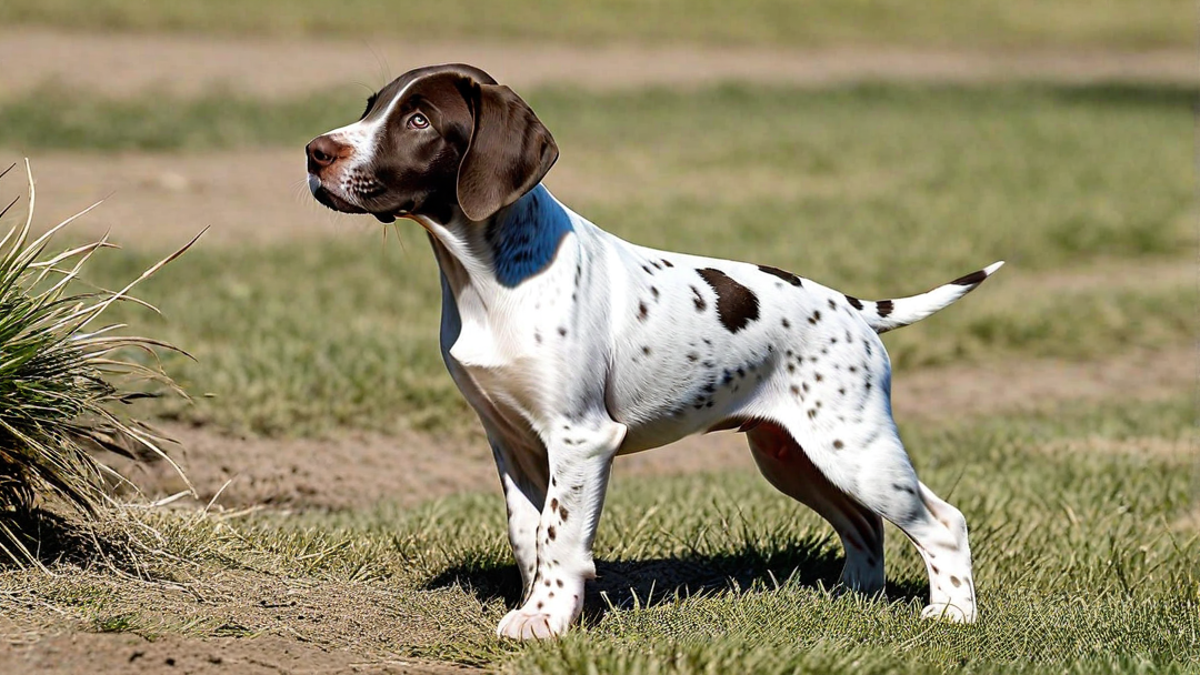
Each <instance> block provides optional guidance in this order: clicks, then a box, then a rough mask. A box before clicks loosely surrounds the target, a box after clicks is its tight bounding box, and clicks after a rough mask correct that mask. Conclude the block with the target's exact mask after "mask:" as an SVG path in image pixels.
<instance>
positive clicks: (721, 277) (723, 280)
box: [696, 267, 758, 333]
mask: <svg viewBox="0 0 1200 675" xmlns="http://www.w3.org/2000/svg"><path fill="white" fill-rule="evenodd" d="M696 273H697V274H699V275H700V277H701V278H702V279H704V281H705V282H706V283H707V284H708V285H709V286H712V289H713V291H714V292H716V294H717V318H718V319H720V320H721V325H722V326H725V329H726V330H728V331H729V332H730V333H736V332H738V331H739V330H741V329H743V328H745V327H746V326H747V325H748V324H749V323H750V322H751V321H757V320H758V296H757V295H755V294H754V292H753V291H751V290H750V289H749V288H746V287H745V286H743V285H741V284H739V283H738V282H736V281H734V280H733V279H731V278H729V275H727V274H725V273H724V272H722V271H721V270H715V269H712V268H711V267H706V268H704V269H702V270H696Z"/></svg>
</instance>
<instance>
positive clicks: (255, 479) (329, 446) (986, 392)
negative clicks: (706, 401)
mask: <svg viewBox="0 0 1200 675" xmlns="http://www.w3.org/2000/svg"><path fill="white" fill-rule="evenodd" d="M1198 364H1200V361H1198V352H1197V350H1196V349H1193V348H1191V347H1181V348H1176V349H1173V350H1170V351H1164V352H1148V351H1139V352H1131V353H1127V354H1115V355H1113V357H1112V358H1111V359H1108V360H1106V361H1103V362H1086V363H1071V362H1065V361H1059V360H1048V359H1046V360H1029V361H1018V362H1013V363H1005V364H996V365H989V366H955V367H945V368H931V369H925V370H920V371H916V372H909V373H903V374H902V375H900V376H898V377H897V378H896V380H895V381H894V382H893V397H892V398H893V406H894V409H895V413H896V417H897V419H898V420H900V421H901V422H917V421H926V422H948V421H954V420H963V421H969V420H970V419H971V418H978V417H982V416H985V415H996V414H1013V413H1018V414H1019V413H1020V412H1022V411H1031V412H1032V411H1035V410H1037V411H1044V410H1046V409H1048V408H1049V409H1053V407H1054V406H1057V405H1063V404H1070V403H1074V402H1087V401H1101V400H1114V399H1121V400H1129V401H1133V400H1143V401H1144V400H1155V399H1163V398H1166V397H1172V396H1178V395H1180V393H1183V392H1188V391H1194V390H1195V387H1196V384H1197V379H1196V377H1197V376H1196V373H1197V368H1198ZM472 426H474V425H472ZM166 432H167V433H168V434H170V435H172V436H173V437H174V438H176V439H177V440H179V441H180V442H181V444H182V446H183V448H186V450H182V451H181V452H178V453H176V454H177V455H179V456H180V458H181V464H182V465H183V467H184V469H185V471H186V473H187V474H188V476H189V477H190V479H191V481H192V483H193V485H194V486H195V488H196V491H197V494H198V495H199V498H200V500H201V501H202V502H204V503H207V502H209V501H210V500H212V499H213V497H215V496H217V495H218V492H219V497H218V498H217V502H216V503H217V504H218V505H223V506H225V507H229V508H239V507H246V506H253V505H269V506H272V507H277V508H320V509H350V508H356V507H363V506H369V505H371V504H375V503H378V502H380V501H392V502H397V503H399V504H402V505H413V504H417V503H419V502H423V501H426V500H428V499H431V498H435V497H442V496H446V495H450V494H454V493H456V492H463V491H496V492H497V494H498V493H499V492H498V489H497V486H498V481H497V479H496V475H495V468H494V467H493V465H492V459H491V452H490V450H489V449H488V447H487V443H486V441H485V440H484V439H483V437H482V434H481V433H479V432H476V433H474V434H464V435H460V436H443V437H432V436H427V435H422V434H417V433H410V434H407V435H403V436H386V437H385V436H378V435H371V434H352V435H345V436H341V437H337V438H333V439H329V440H286V439H262V438H254V439H244V438H232V437H228V436H222V435H219V434H214V433H212V432H211V431H208V430H205V429H191V428H182V427H178V428H168V429H166ZM909 451H910V452H911V453H912V454H913V456H914V457H917V458H920V456H921V448H919V447H913V448H910V449H909ZM752 466H753V461H752V460H751V458H750V455H749V452H747V451H746V443H745V440H744V439H743V438H741V436H740V435H739V434H735V433H732V432H724V433H717V434H709V435H705V436H694V437H691V438H687V439H684V440H682V441H680V442H678V443H675V444H674V445H670V446H667V447H665V448H659V449H656V450H652V451H648V452H644V453H639V454H635V455H629V456H624V457H619V458H618V459H617V462H616V467H615V469H614V478H615V480H618V481H619V480H621V479H622V478H623V477H627V476H665V475H674V474H683V473H689V472H695V471H717V470H723V469H727V468H747V469H749V468H750V467H752ZM118 467H119V468H127V470H128V471H129V473H130V475H131V478H132V479H133V481H134V482H135V483H137V484H138V485H139V486H140V487H141V488H142V489H143V490H144V491H145V492H146V493H147V494H149V495H151V496H164V495H169V494H174V493H177V492H180V491H182V490H184V489H185V485H184V484H183V483H182V481H181V480H180V479H179V477H178V476H177V475H176V474H175V473H174V472H173V471H172V470H170V468H169V467H167V466H165V465H162V464H156V465H152V466H150V467H139V468H136V469H128V467H121V465H119V464H118Z"/></svg>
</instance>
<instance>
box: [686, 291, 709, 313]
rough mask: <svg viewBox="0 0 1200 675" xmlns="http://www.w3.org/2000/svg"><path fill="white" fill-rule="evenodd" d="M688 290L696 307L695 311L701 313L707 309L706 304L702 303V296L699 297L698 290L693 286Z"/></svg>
mask: <svg viewBox="0 0 1200 675" xmlns="http://www.w3.org/2000/svg"><path fill="white" fill-rule="evenodd" d="M690 288H691V289H692V302H693V303H694V304H695V305H696V311H697V312H703V311H704V309H705V308H706V307H708V303H707V302H704V296H703V295H700V289H698V288H696V287H695V286H691V287H690Z"/></svg>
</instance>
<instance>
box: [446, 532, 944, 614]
mask: <svg viewBox="0 0 1200 675" xmlns="http://www.w3.org/2000/svg"><path fill="white" fill-rule="evenodd" d="M842 562H843V561H842V556H841V555H840V553H838V552H835V551H833V550H830V547H829V546H828V545H827V539H826V538H825V537H821V536H815V535H814V536H812V537H810V538H805V539H800V540H798V541H794V542H791V543H789V544H788V545H787V546H785V547H783V548H779V549H772V550H762V549H758V548H754V547H747V548H744V549H742V550H740V551H735V552H730V553H724V554H718V555H698V556H686V557H679V558H650V559H644V560H622V561H615V562H608V561H604V560H597V561H596V575H597V578H596V579H595V580H593V581H589V582H588V585H587V591H586V596H585V599H584V615H585V617H586V618H587V620H588V621H589V622H594V621H597V620H599V619H600V618H601V617H603V616H604V614H606V613H607V612H608V611H609V609H610V608H614V607H615V608H617V609H632V608H634V607H638V606H640V607H643V608H645V607H656V606H659V605H662V604H669V603H672V602H675V601H676V600H677V599H679V600H682V599H685V598H690V597H694V596H703V595H707V594H711V593H719V592H723V591H737V592H742V593H769V592H772V591H773V589H774V588H775V587H776V586H778V585H779V584H783V583H785V582H787V581H789V580H792V581H795V582H798V583H800V584H801V585H802V586H805V587H808V588H825V589H831V588H833V587H834V586H835V585H836V584H837V579H838V575H839V574H840V573H841V569H842ZM451 586H458V587H461V588H463V589H465V590H467V591H468V592H471V593H474V594H475V596H476V598H478V599H479V600H480V601H481V602H485V603H486V602H491V601H495V600H503V601H504V603H505V605H507V606H509V607H516V606H517V605H518V604H519V603H520V600H521V597H520V596H521V576H520V574H519V573H518V572H517V567H516V565H514V564H503V565H498V564H496V565H494V564H484V565H478V564H468V565H456V566H454V567H450V568H449V569H446V570H444V571H443V572H441V573H440V574H438V575H437V576H435V577H434V578H432V579H430V580H429V581H428V582H426V584H425V589H426V590H433V589H439V588H447V587H451ZM927 593H928V586H927V585H926V584H925V582H923V581H921V582H916V581H912V580H905V581H899V582H896V581H889V582H888V585H887V588H886V590H885V596H886V598H887V600H888V601H889V602H892V601H896V600H902V601H911V600H913V599H916V598H919V599H922V600H924V599H925V598H926V595H927Z"/></svg>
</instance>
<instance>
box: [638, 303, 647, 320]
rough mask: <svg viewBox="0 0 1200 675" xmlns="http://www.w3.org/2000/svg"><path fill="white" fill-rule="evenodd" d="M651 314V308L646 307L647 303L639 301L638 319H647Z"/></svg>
mask: <svg viewBox="0 0 1200 675" xmlns="http://www.w3.org/2000/svg"><path fill="white" fill-rule="evenodd" d="M649 316H650V310H649V308H647V307H646V303H644V302H639V303H638V321H645V320H646V318H647V317H649Z"/></svg>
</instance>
